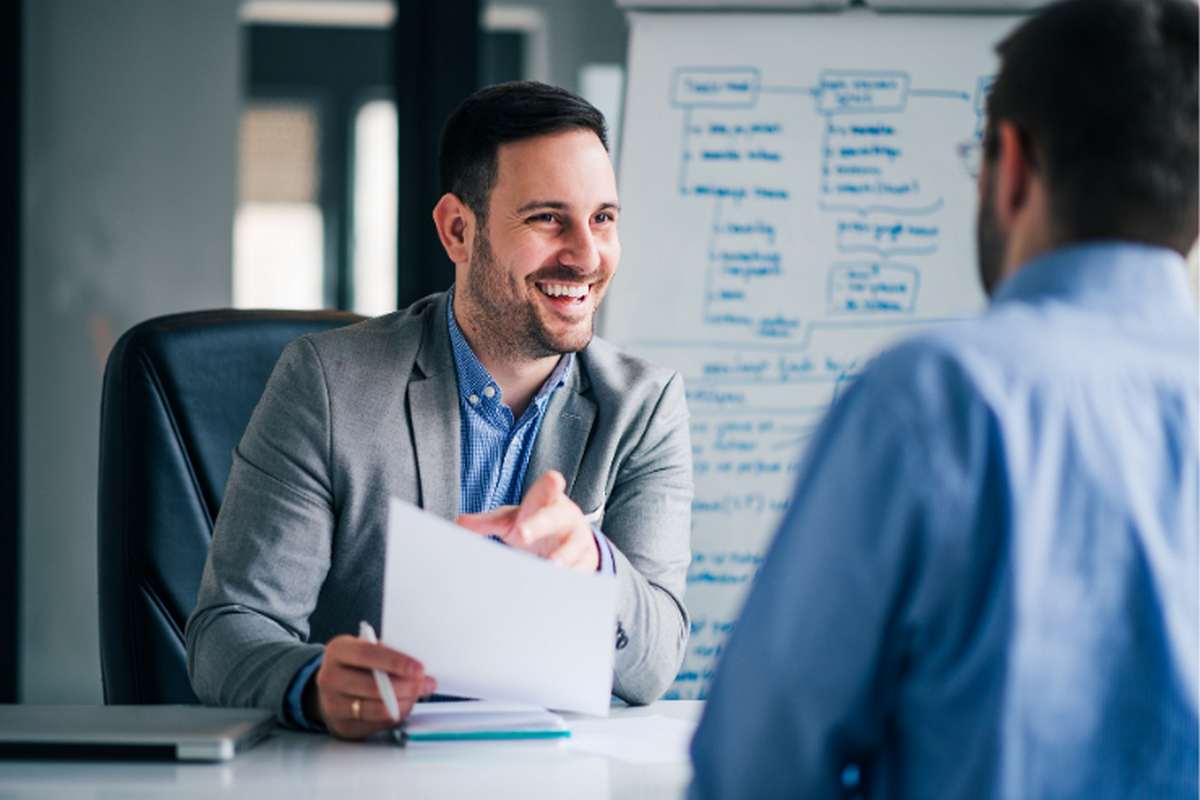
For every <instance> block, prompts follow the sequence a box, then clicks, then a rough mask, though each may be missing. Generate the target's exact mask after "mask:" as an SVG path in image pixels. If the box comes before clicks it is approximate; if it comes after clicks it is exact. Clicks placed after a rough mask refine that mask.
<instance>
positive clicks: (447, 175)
mask: <svg viewBox="0 0 1200 800" xmlns="http://www.w3.org/2000/svg"><path fill="white" fill-rule="evenodd" d="M573 128H579V129H583V130H590V131H591V132H593V133H594V134H596V137H597V138H598V139H599V140H600V143H601V144H602V145H604V149H605V150H607V149H608V128H607V126H606V125H605V123H604V115H603V114H601V113H600V111H599V110H598V109H597V108H596V107H595V106H593V105H592V104H591V103H589V102H588V101H587V100H584V99H583V98H582V97H579V96H578V95H574V94H572V93H571V92H568V91H567V90H566V89H560V88H559V87H557V86H550V85H548V84H545V83H539V82H537V81H510V82H509V83H500V84H496V85H495V86H488V87H486V88H484V89H480V90H479V91H477V92H475V93H474V94H472V95H471V96H470V97H468V98H467V99H466V100H464V101H463V102H462V104H461V105H459V107H458V108H456V109H455V110H454V113H452V114H451V115H450V118H449V119H448V120H446V127H445V128H443V129H442V141H441V150H440V154H439V164H438V166H439V168H440V170H441V180H442V193H443V194H444V193H447V192H449V193H451V194H454V195H455V196H457V197H458V199H459V200H462V201H463V203H465V204H466V205H467V207H468V208H470V209H471V211H472V212H474V214H475V216H476V217H478V218H479V219H480V220H483V219H486V218H487V204H488V198H489V196H490V195H491V192H492V186H493V185H494V184H495V183H496V154H497V151H498V150H499V148H500V145H502V144H507V143H509V142H517V141H521V140H522V139H531V138H533V137H535V136H544V135H546V134H550V133H559V132H561V131H567V130H571V129H573Z"/></svg>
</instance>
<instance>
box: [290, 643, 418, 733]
mask: <svg viewBox="0 0 1200 800" xmlns="http://www.w3.org/2000/svg"><path fill="white" fill-rule="evenodd" d="M373 669H380V670H383V671H384V672H385V673H387V674H388V677H389V678H391V681H392V688H393V689H394V690H395V691H396V700H397V702H398V703H399V705H400V719H392V718H391V717H390V716H389V715H388V711H387V707H386V706H384V704H383V700H381V699H380V697H379V687H378V686H376V685H375V676H374V675H373V674H372V673H371V670H373ZM314 687H315V688H314ZM436 688H437V682H436V681H434V679H433V678H430V677H429V676H427V675H426V674H425V668H424V667H423V666H421V663H420V662H419V661H417V660H416V659H413V658H410V657H408V656H406V655H404V654H403V653H401V652H399V651H397V650H393V649H392V648H390V647H388V646H387V645H382V644H371V643H370V642H367V641H364V640H362V639H359V638H357V637H354V636H338V637H337V638H335V639H331V640H330V642H329V644H328V645H326V646H325V656H324V658H323V659H322V660H321V667H320V669H318V670H317V676H316V679H315V680H314V681H312V682H310V683H309V686H308V689H307V690H306V691H305V703H304V705H305V709H304V711H305V714H306V715H307V716H308V717H309V718H310V719H312V718H314V717H317V718H319V719H320V720H321V721H322V722H324V723H325V727H327V728H329V731H330V732H331V733H333V734H334V735H335V736H339V737H341V738H343V739H362V738H364V737H367V736H370V735H371V734H372V733H375V732H376V731H382V730H387V729H388V728H394V727H395V726H396V725H398V724H400V720H402V719H404V718H405V717H406V716H408V712H410V711H412V707H413V703H415V702H417V698H419V697H423V696H425V695H427V694H431V693H432V692H433V691H434V690H435V689H436Z"/></svg>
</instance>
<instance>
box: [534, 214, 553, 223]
mask: <svg viewBox="0 0 1200 800" xmlns="http://www.w3.org/2000/svg"><path fill="white" fill-rule="evenodd" d="M526 221H527V222H540V223H546V222H549V223H554V222H558V218H557V217H555V216H554V215H553V214H534V215H533V216H532V217H530V218H529V219H528V220H526Z"/></svg>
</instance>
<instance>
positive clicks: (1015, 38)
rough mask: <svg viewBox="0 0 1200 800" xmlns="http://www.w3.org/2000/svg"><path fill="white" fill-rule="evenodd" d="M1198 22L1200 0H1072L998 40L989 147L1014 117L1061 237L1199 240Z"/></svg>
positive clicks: (989, 149)
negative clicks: (1000, 127) (1000, 128)
mask: <svg viewBox="0 0 1200 800" xmlns="http://www.w3.org/2000/svg"><path fill="white" fill-rule="evenodd" d="M1198 28H1200V24H1198V22H1197V5H1196V3H1195V2H1194V0H1067V2H1062V3H1057V4H1055V5H1052V6H1049V7H1047V8H1046V9H1044V10H1043V11H1042V12H1041V13H1039V14H1037V15H1036V16H1034V17H1033V18H1032V19H1030V20H1029V21H1027V22H1025V23H1024V24H1022V25H1021V26H1020V27H1019V28H1017V30H1016V31H1015V32H1013V33H1012V34H1010V35H1009V36H1008V37H1007V38H1005V39H1004V40H1003V41H1002V42H1001V43H1000V44H999V45H998V46H997V47H996V51H997V52H998V53H999V55H1000V58H1001V66H1000V74H999V76H998V77H997V79H996V82H995V84H994V85H993V86H992V90H991V93H990V96H989V98H988V133H987V136H986V137H985V143H984V146H985V155H986V157H987V158H988V160H989V161H994V159H995V158H996V155H997V151H998V147H997V141H996V137H995V129H996V124H997V123H998V122H1000V121H1002V120H1006V121H1009V122H1011V123H1013V124H1014V125H1015V126H1016V128H1017V129H1018V131H1020V133H1021V134H1022V137H1023V140H1024V142H1025V146H1026V155H1027V157H1029V158H1030V159H1031V160H1032V161H1033V163H1034V165H1035V168H1036V169H1038V170H1040V171H1041V173H1042V175H1043V176H1044V178H1045V181H1046V185H1047V187H1048V194H1049V201H1050V213H1051V215H1052V216H1053V221H1052V225H1053V233H1054V235H1055V238H1056V239H1058V240H1059V243H1066V242H1069V241H1080V240H1086V239H1129V240H1134V241H1140V242H1146V243H1150V244H1157V245H1163V246H1167V247H1171V248H1173V249H1175V250H1176V251H1178V252H1181V253H1186V252H1187V250H1188V248H1189V247H1190V246H1191V244H1192V242H1193V241H1194V240H1195V238H1196V229H1197V198H1196V194H1197V183H1198V182H1200V174H1198V169H1200V168H1198V165H1197V154H1196V153H1197V117H1198V116H1200V109H1198V108H1197V91H1198V89H1197V81H1196V73H1197V62H1198V60H1200V57H1198V55H1197V53H1198V49H1200V45H1198V41H1197V38H1198Z"/></svg>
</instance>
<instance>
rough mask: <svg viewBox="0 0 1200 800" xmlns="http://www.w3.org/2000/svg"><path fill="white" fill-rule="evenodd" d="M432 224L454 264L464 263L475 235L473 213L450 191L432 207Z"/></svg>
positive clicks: (468, 257)
mask: <svg viewBox="0 0 1200 800" xmlns="http://www.w3.org/2000/svg"><path fill="white" fill-rule="evenodd" d="M433 225H434V227H435V228H437V233H438V239H440V240H441V242H442V247H444V248H445V249H446V255H447V256H449V257H450V260H451V261H453V262H454V263H455V264H465V263H466V262H467V261H469V260H470V257H471V246H472V243H473V239H474V236H475V214H474V213H473V212H472V211H471V209H469V208H467V206H466V204H465V203H463V201H462V200H459V199H458V197H457V196H456V195H454V194H451V193H450V192H447V193H446V194H444V195H442V199H441V200H438V203H437V205H436V206H434V207H433Z"/></svg>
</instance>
